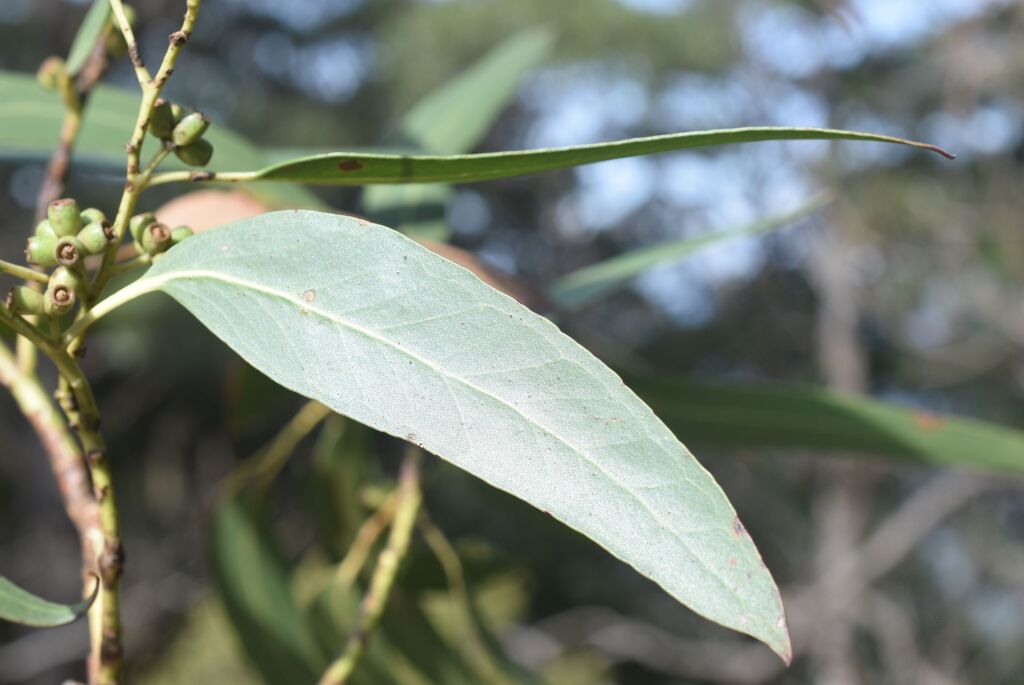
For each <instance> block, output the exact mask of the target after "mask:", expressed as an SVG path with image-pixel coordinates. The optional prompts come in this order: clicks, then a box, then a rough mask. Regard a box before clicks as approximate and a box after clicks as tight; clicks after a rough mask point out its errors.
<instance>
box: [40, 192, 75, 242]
mask: <svg viewBox="0 0 1024 685" xmlns="http://www.w3.org/2000/svg"><path fill="white" fill-rule="evenodd" d="M46 218H47V219H49V220H50V225H51V226H53V230H54V231H56V232H57V235H58V236H59V237H61V238H64V237H66V236H72V235H77V234H78V232H79V231H81V230H82V215H81V213H79V211H78V203H77V202H75V201H74V200H72V199H71V198H69V197H66V198H63V199H61V200H54V201H53V202H51V203H50V206H49V207H48V208H47V210H46Z"/></svg>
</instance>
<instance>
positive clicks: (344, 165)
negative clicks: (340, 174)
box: [338, 159, 363, 171]
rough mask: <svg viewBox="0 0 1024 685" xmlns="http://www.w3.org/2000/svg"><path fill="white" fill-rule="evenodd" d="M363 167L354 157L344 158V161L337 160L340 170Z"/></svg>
mask: <svg viewBox="0 0 1024 685" xmlns="http://www.w3.org/2000/svg"><path fill="white" fill-rule="evenodd" d="M362 168H363V163H362V162H359V161H357V160H354V159H346V160H345V161H344V162H338V169H339V170H340V171H359V170H360V169H362Z"/></svg>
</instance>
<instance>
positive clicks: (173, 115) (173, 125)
mask: <svg viewBox="0 0 1024 685" xmlns="http://www.w3.org/2000/svg"><path fill="white" fill-rule="evenodd" d="M209 126H210V120H209V119H207V118H206V115H204V114H203V113H202V112H189V113H187V114H186V113H185V110H184V109H182V107H181V106H180V105H174V104H171V103H170V102H168V101H167V100H164V99H163V98H160V99H158V100H157V101H156V104H155V105H154V106H153V116H151V117H150V118H149V132H150V133H152V134H153V135H154V136H156V137H157V138H159V139H160V140H162V141H164V143H165V144H168V145H172V146H173V148H174V154H176V155H177V156H178V159H180V160H181V161H182V162H184V163H185V164H188V165H189V166H206V165H207V164H209V163H210V159H211V158H212V157H213V145H211V144H210V141H208V140H206V139H205V138H203V134H205V133H206V129H207V128H209Z"/></svg>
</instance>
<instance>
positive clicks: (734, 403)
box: [626, 375, 1024, 473]
mask: <svg viewBox="0 0 1024 685" xmlns="http://www.w3.org/2000/svg"><path fill="white" fill-rule="evenodd" d="M626 377H627V378H628V379H629V381H630V386H631V387H633V388H634V389H636V391H637V392H638V393H639V394H640V396H641V397H642V398H643V399H644V400H645V401H646V402H648V403H649V404H650V405H651V406H652V407H653V408H654V409H655V411H657V412H658V415H659V416H660V417H661V418H662V419H663V420H664V421H665V423H667V424H668V425H669V427H670V428H672V429H673V430H674V431H676V433H678V434H680V435H685V436H686V439H687V440H689V441H690V442H692V443H695V444H701V445H709V446H710V445H714V446H722V447H742V448H747V449H750V448H760V449H767V448H772V447H775V448H780V447H781V448H790V449H793V448H795V449H806V450H813V451H814V454H821V453H823V452H828V451H839V452H842V453H844V454H849V453H850V452H860V453H864V454H871V455H877V456H882V457H891V458H897V459H909V460H913V461H921V462H925V463H932V464H939V465H942V466H963V467H969V468H983V469H995V470H1000V471H1010V472H1018V473H1019V472H1021V471H1024V431H1022V430H1019V429H1013V428H1009V427H1005V426H1000V425H997V424H994V423H987V422H985V421H978V420H976V419H968V418H964V417H959V416H952V415H949V414H935V413H931V412H927V411H921V410H915V409H912V408H910V407H902V406H897V405H895V404H892V403H889V402H882V401H879V400H875V399H871V398H867V397H857V396H855V395H846V394H842V393H835V392H830V391H828V390H824V389H821V388H814V387H809V386H798V385H780V384H776V383H772V384H754V383H697V382H693V381H687V380H684V379H672V378H655V377H652V376H644V375H638V376H633V375H627V376H626Z"/></svg>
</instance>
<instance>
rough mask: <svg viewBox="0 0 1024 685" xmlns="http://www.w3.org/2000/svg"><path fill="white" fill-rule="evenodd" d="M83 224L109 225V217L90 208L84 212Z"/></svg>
mask: <svg viewBox="0 0 1024 685" xmlns="http://www.w3.org/2000/svg"><path fill="white" fill-rule="evenodd" d="M82 223H83V224H105V223H107V215H106V214H104V213H103V212H101V211H100V210H98V209H96V208H95V207H90V208H89V209H86V210H83V211H82Z"/></svg>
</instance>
